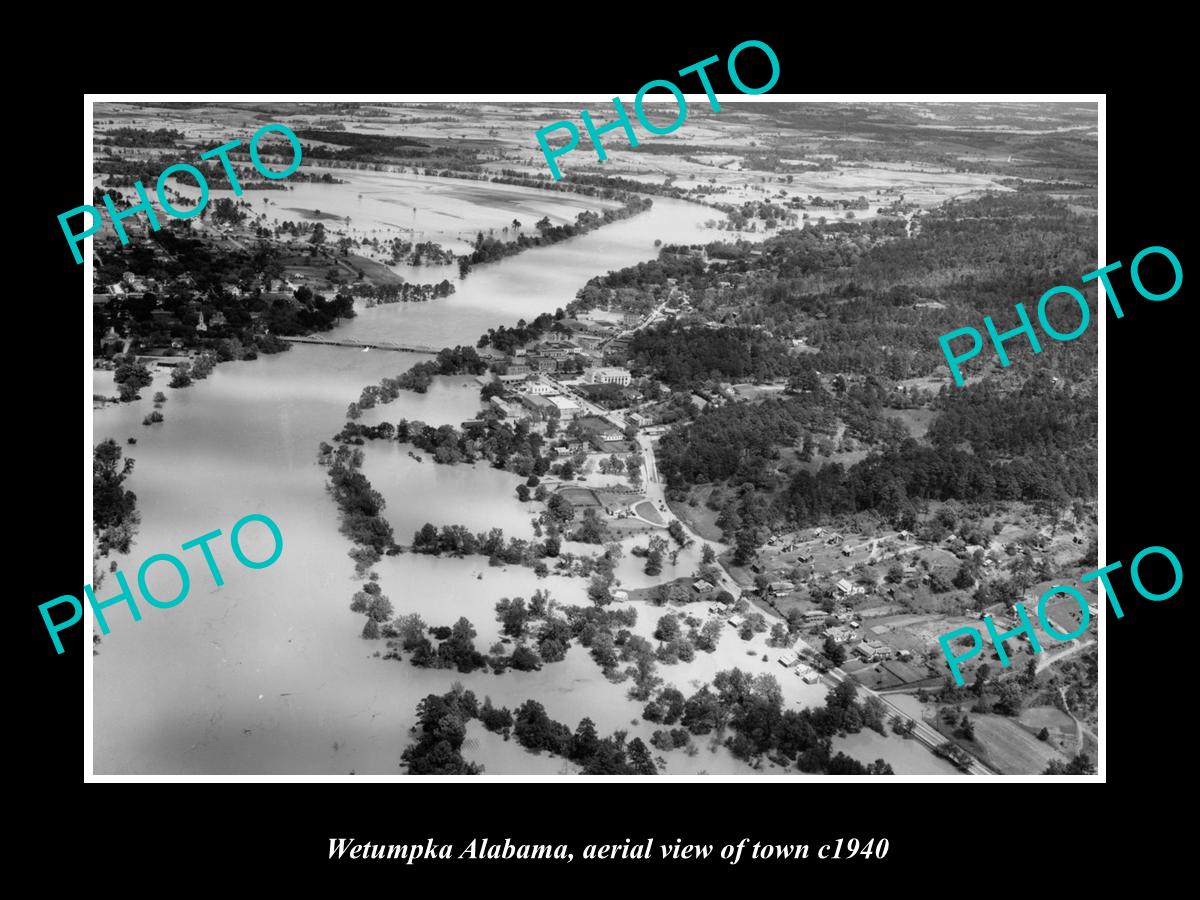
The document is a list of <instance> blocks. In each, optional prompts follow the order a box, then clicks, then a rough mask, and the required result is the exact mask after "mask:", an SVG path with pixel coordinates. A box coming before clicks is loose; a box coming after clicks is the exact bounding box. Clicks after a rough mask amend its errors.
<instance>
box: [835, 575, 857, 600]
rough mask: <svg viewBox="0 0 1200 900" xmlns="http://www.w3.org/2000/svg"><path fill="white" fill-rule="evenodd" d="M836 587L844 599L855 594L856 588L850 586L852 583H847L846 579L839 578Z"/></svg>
mask: <svg viewBox="0 0 1200 900" xmlns="http://www.w3.org/2000/svg"><path fill="white" fill-rule="evenodd" d="M834 587H836V588H837V589H838V592H839V593H840V594H841V595H842V596H843V597H847V596H849V595H850V594H853V593H854V586H853V585H852V584H850V582H849V581H847V580H846V579H845V578H839V579H838V580H837V584H835V585H834Z"/></svg>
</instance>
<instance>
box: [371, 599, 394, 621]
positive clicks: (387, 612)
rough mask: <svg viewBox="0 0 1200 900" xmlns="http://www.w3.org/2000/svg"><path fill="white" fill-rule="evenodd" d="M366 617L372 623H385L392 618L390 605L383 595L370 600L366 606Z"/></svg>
mask: <svg viewBox="0 0 1200 900" xmlns="http://www.w3.org/2000/svg"><path fill="white" fill-rule="evenodd" d="M367 615H368V616H370V617H371V620H372V621H374V622H386V621H387V620H388V619H390V618H391V617H392V603H391V601H390V600H388V598H387V597H385V596H383V594H379V595H378V596H376V597H374V598H372V600H371V602H370V603H369V604H368V605H367Z"/></svg>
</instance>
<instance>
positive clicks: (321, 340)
mask: <svg viewBox="0 0 1200 900" xmlns="http://www.w3.org/2000/svg"><path fill="white" fill-rule="evenodd" d="M279 339H280V340H281V341H287V342H288V343H291V344H324V345H325V346H326V347H353V348H355V349H358V350H396V351H399V352H401V353H437V352H438V351H439V350H441V349H442V348H441V347H426V346H425V345H424V344H397V343H395V342H394V341H355V340H339V339H334V338H327V337H321V336H320V335H319V334H314V335H310V336H308V337H294V336H293V337H289V336H286V335H280V336H279Z"/></svg>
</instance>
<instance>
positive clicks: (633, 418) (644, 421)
mask: <svg viewBox="0 0 1200 900" xmlns="http://www.w3.org/2000/svg"><path fill="white" fill-rule="evenodd" d="M625 418H627V419H628V420H629V421H630V422H632V423H633V424H634V425H636V426H637V427H638V428H645V427H646V426H647V425H649V424H650V420H649V419H648V418H646V416H643V415H642V414H641V413H630V414H629V415H627V416H626V417H625Z"/></svg>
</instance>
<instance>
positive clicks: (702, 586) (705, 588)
mask: <svg viewBox="0 0 1200 900" xmlns="http://www.w3.org/2000/svg"><path fill="white" fill-rule="evenodd" d="M692 587H694V588H695V589H696V593H697V594H707V593H708V592H709V591H711V590H712V589H713V586H712V585H711V584H709V583H708V582H707V581H705V580H704V579H703V578H701V579H700V580H699V581H696V582H694V583H693V584H692Z"/></svg>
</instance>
